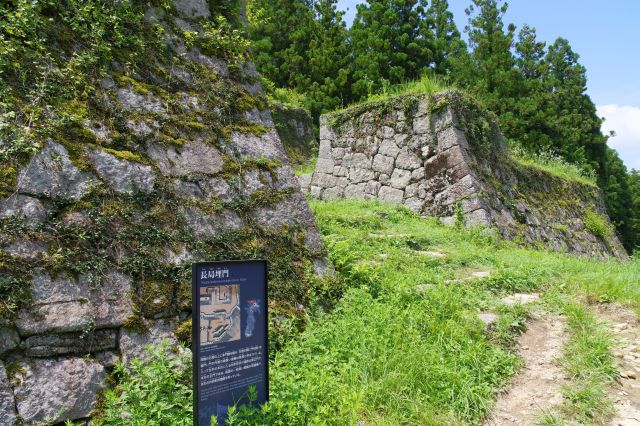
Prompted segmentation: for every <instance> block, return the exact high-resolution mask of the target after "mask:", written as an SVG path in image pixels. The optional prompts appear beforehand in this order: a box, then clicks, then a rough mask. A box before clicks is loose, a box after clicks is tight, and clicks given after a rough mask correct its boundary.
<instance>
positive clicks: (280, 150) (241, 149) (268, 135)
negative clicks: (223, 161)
mask: <svg viewBox="0 0 640 426" xmlns="http://www.w3.org/2000/svg"><path fill="white" fill-rule="evenodd" d="M231 145H232V146H233V148H234V149H233V151H235V152H237V154H239V156H240V159H241V160H244V159H254V160H257V159H260V158H266V159H269V160H278V161H282V162H283V163H288V162H289V160H288V159H287V154H286V153H285V151H284V147H283V146H282V143H281V142H280V138H279V137H278V133H277V132H276V131H275V129H271V130H269V131H268V132H264V133H262V134H261V135H260V136H256V135H254V134H253V133H240V132H233V133H232V134H231ZM230 154H233V152H230Z"/></svg>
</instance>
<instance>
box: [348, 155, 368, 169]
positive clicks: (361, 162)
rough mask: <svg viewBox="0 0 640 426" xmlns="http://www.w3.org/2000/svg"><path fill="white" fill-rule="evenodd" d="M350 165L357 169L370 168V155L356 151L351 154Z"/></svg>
mask: <svg viewBox="0 0 640 426" xmlns="http://www.w3.org/2000/svg"><path fill="white" fill-rule="evenodd" d="M351 167H355V168H358V169H370V168H371V157H369V156H367V155H366V154H362V153H360V152H357V153H355V154H353V157H352V159H351Z"/></svg>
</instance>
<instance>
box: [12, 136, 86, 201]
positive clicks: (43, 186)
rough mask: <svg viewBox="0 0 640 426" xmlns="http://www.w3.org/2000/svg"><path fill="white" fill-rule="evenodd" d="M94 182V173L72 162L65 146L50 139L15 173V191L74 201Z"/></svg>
mask: <svg viewBox="0 0 640 426" xmlns="http://www.w3.org/2000/svg"><path fill="white" fill-rule="evenodd" d="M97 183H98V180H97V179H96V178H95V176H93V175H91V174H90V173H88V172H83V171H81V170H80V169H78V168H77V167H76V166H75V165H74V164H73V162H72V161H71V159H70V158H69V153H68V152H67V149H66V148H65V147H63V146H62V145H60V144H57V143H55V142H53V141H52V140H51V139H49V140H47V142H46V144H45V147H44V149H43V150H42V151H41V152H40V153H39V154H36V155H35V156H34V157H33V158H32V159H31V161H29V163H28V164H27V165H26V166H25V167H23V168H22V169H21V170H20V173H19V174H18V191H19V192H22V193H25V194H30V195H43V196H45V197H50V198H64V199H71V200H78V199H80V198H82V197H83V196H84V195H85V194H86V193H87V192H88V191H89V189H90V188H91V187H92V186H94V185H96V184H97Z"/></svg>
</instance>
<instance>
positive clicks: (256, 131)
mask: <svg viewBox="0 0 640 426" xmlns="http://www.w3.org/2000/svg"><path fill="white" fill-rule="evenodd" d="M269 130H270V129H269V128H268V127H266V126H263V125H260V124H252V123H242V124H238V123H236V124H232V125H230V126H227V127H225V128H224V129H223V132H224V134H225V135H229V136H228V138H230V135H231V133H232V132H239V133H243V134H252V135H255V136H261V135H263V134H264V133H267V132H268V131H269Z"/></svg>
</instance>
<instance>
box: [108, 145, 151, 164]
mask: <svg viewBox="0 0 640 426" xmlns="http://www.w3.org/2000/svg"><path fill="white" fill-rule="evenodd" d="M96 148H97V147H96ZM100 149H101V150H103V151H104V152H107V153H109V154H111V155H113V156H115V157H118V158H121V159H123V160H127V161H133V162H135V163H140V164H149V160H147V159H146V158H144V157H142V156H141V155H139V154H136V153H133V152H131V151H127V150H117V149H111V148H104V147H100Z"/></svg>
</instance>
